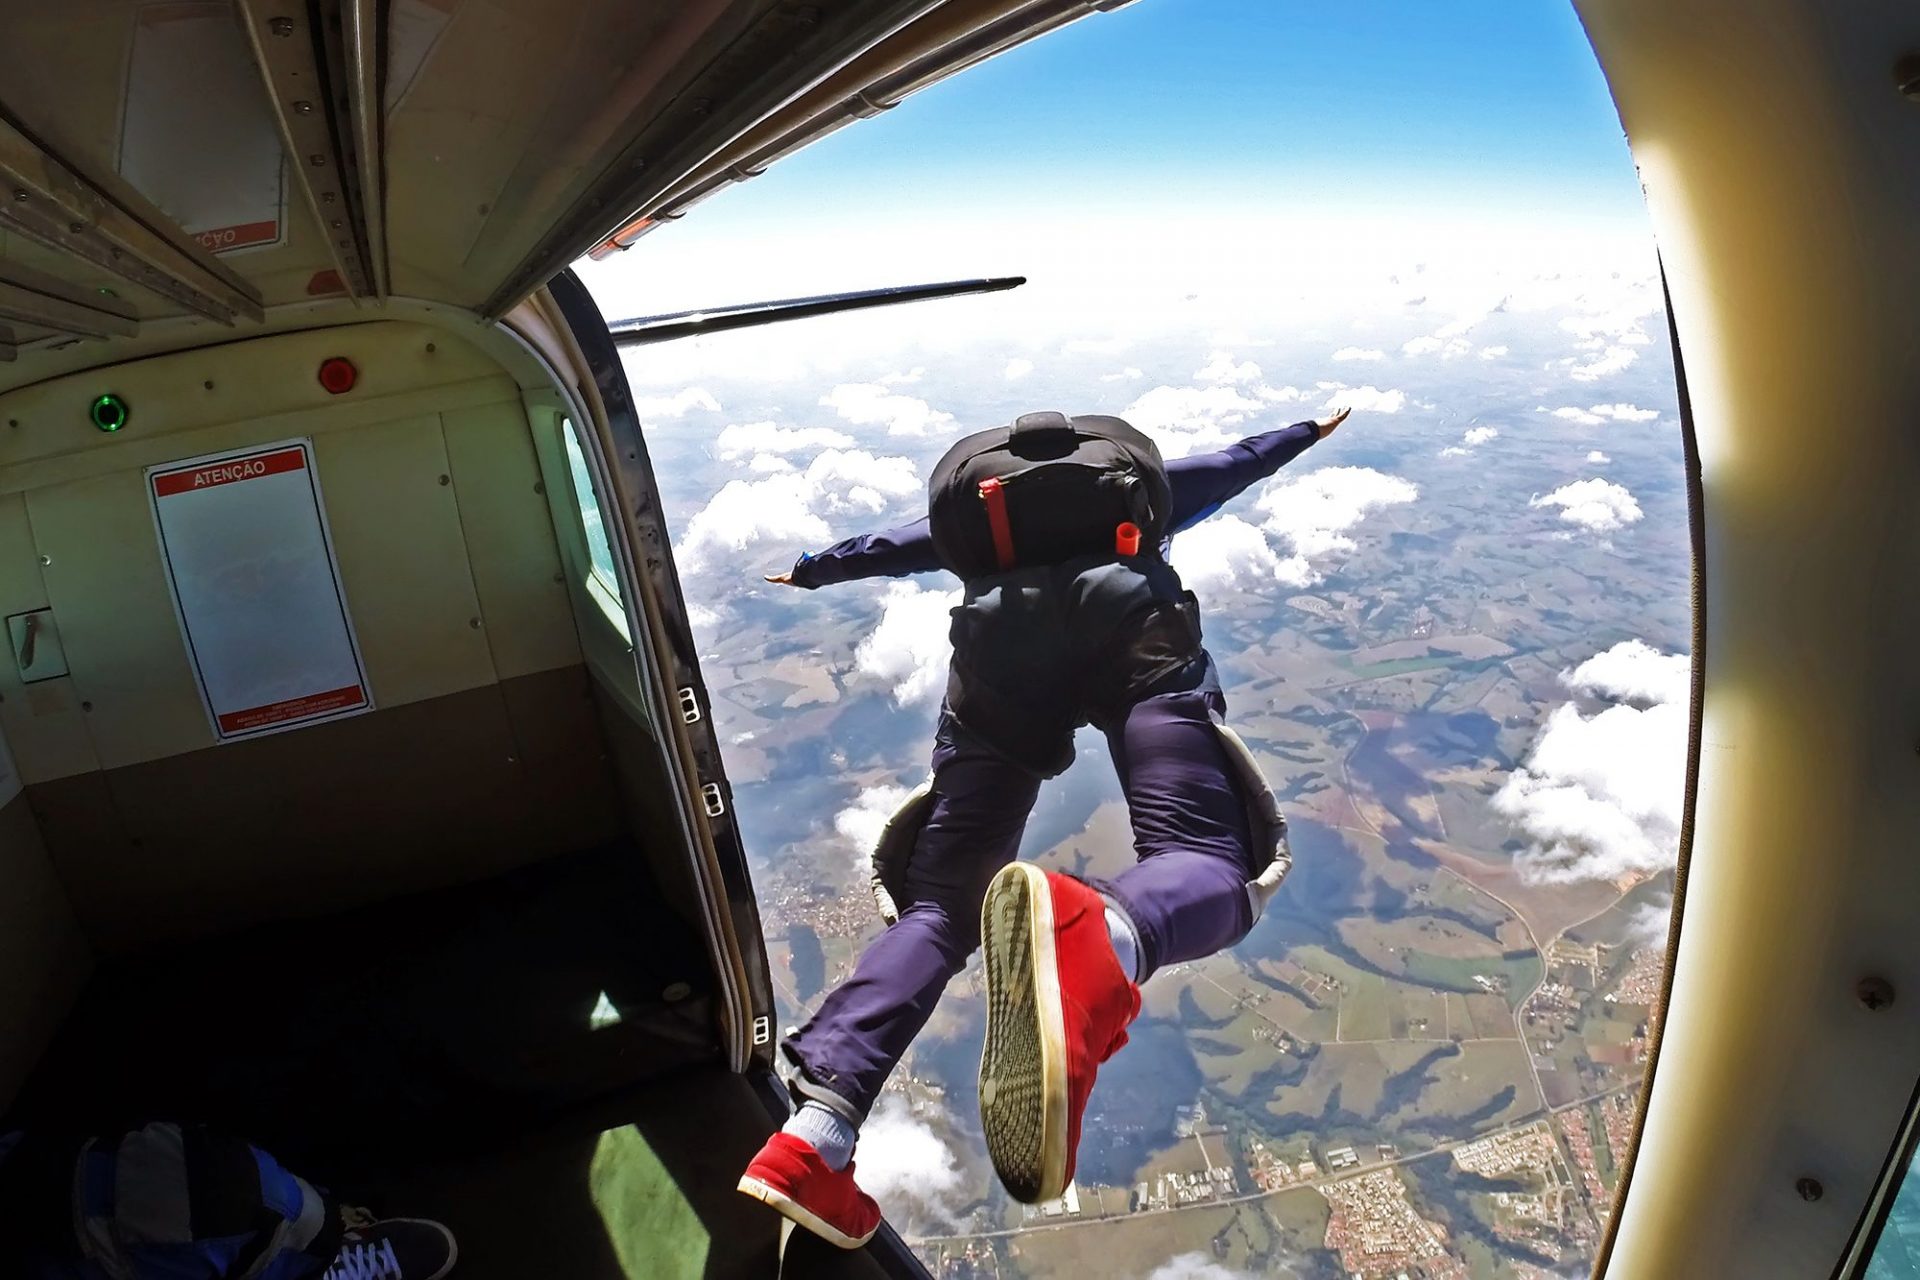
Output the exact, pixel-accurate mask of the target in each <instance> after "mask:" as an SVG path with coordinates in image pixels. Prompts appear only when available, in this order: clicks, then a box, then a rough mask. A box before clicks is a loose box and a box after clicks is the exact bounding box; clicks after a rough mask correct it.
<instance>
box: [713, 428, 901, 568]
mask: <svg viewBox="0 0 1920 1280" xmlns="http://www.w3.org/2000/svg"><path fill="white" fill-rule="evenodd" d="M919 492H920V477H919V475H918V474H917V473H916V472H915V471H914V467H913V462H912V461H911V460H910V459H907V458H895V457H876V456H874V455H873V454H871V453H868V452H866V451H865V450H862V449H828V450H827V451H825V452H824V453H821V454H819V455H818V456H816V457H815V458H814V459H813V461H812V462H810V463H808V464H807V468H806V470H804V471H800V470H793V471H783V472H775V473H774V474H772V475H769V476H767V477H766V478H765V479H762V480H729V481H728V482H727V483H726V484H725V485H724V486H723V487H722V488H721V490H720V492H719V493H716V494H715V495H714V496H713V500H712V501H710V502H708V503H707V505H706V506H704V507H702V508H701V509H700V510H699V511H698V512H696V513H695V514H694V517H693V518H692V519H691V520H689V521H687V531H686V533H685V534H683V535H682V536H681V539H680V546H679V549H678V555H679V560H680V567H681V568H682V569H683V570H684V571H685V572H687V573H689V574H698V573H704V572H709V571H711V570H713V569H716V568H720V567H723V566H725V565H726V564H728V563H730V562H737V561H738V559H739V558H740V557H741V556H742V555H744V554H746V553H748V552H752V553H754V554H756V555H758V554H761V553H762V552H763V551H764V550H765V549H767V548H769V547H773V548H779V549H780V550H782V551H783V552H786V551H793V552H797V551H799V550H801V549H803V548H807V547H818V546H821V545H823V544H825V543H827V542H829V541H830V540H831V539H832V537H833V526H832V525H831V524H829V523H828V518H829V517H841V516H849V515H859V516H867V517H871V516H875V515H878V514H879V513H881V512H882V511H885V510H886V509H887V508H888V507H889V506H890V505H891V504H892V503H893V502H894V501H896V500H898V499H903V498H905V497H907V496H908V495H917V494H918V493H919Z"/></svg>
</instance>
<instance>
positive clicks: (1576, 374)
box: [1570, 347, 1640, 382]
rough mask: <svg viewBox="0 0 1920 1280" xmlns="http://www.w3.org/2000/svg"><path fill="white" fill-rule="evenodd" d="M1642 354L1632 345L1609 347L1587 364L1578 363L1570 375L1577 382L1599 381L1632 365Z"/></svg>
mask: <svg viewBox="0 0 1920 1280" xmlns="http://www.w3.org/2000/svg"><path fill="white" fill-rule="evenodd" d="M1639 358H1640V355H1639V353H1638V352H1636V351H1635V350H1634V349H1633V348H1632V347H1608V348H1607V349H1606V350H1605V351H1603V352H1601V353H1600V354H1599V355H1597V356H1595V357H1594V358H1593V359H1591V360H1589V361H1588V362H1587V363H1585V364H1576V365H1574V366H1573V368H1572V369H1571V370H1570V375H1571V376H1572V378H1573V379H1574V381H1576V382H1598V381H1599V380H1600V379H1602V378H1606V377H1611V376H1612V375H1613V374H1616V373H1619V372H1621V371H1622V370H1624V369H1626V368H1627V367H1628V366H1629V365H1631V364H1632V363H1633V362H1634V361H1635V360H1637V359H1639Z"/></svg>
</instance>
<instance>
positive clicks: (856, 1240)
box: [740, 1133, 880, 1249]
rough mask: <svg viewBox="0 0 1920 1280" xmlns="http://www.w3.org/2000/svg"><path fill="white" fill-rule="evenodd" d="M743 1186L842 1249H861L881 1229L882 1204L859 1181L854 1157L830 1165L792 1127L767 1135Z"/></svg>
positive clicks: (741, 1185) (756, 1198) (758, 1198)
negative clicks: (833, 1166)
mask: <svg viewBox="0 0 1920 1280" xmlns="http://www.w3.org/2000/svg"><path fill="white" fill-rule="evenodd" d="M740 1190H742V1191H744V1192H745V1193H746V1194H748V1195H750V1196H752V1197H753V1198H754V1199H755V1200H763V1201H765V1202H766V1203H767V1204H770V1205H772V1206H773V1207H774V1208H775V1209H776V1210H778V1211H779V1212H780V1213H781V1214H783V1215H784V1216H785V1217H786V1218H788V1219H789V1220H790V1221H792V1222H795V1223H797V1224H799V1225H800V1226H803V1227H805V1228H806V1229H807V1230H809V1231H811V1232H813V1234H815V1235H817V1236H819V1237H820V1238H821V1239H822V1240H825V1241H827V1242H828V1243H830V1244H837V1245H839V1246H840V1247H841V1248H842V1249H858V1248H859V1247H860V1246H861V1245H863V1244H865V1243H866V1242H867V1241H869V1240H871V1239H873V1233H874V1232H876V1231H878V1230H879V1229H880V1206H879V1205H877V1204H875V1203H874V1202H873V1197H872V1196H870V1195H868V1194H867V1193H866V1192H864V1191H862V1190H861V1189H860V1188H859V1187H858V1186H856V1185H855V1184H854V1181H853V1161H851V1160H849V1161H847V1167H846V1168H844V1169H838V1170H835V1169H829V1168H828V1167H827V1162H826V1161H825V1160H822V1159H821V1158H820V1153H819V1152H818V1151H815V1150H814V1149H813V1144H812V1143H810V1142H808V1141H807V1140H806V1139H804V1138H796V1137H794V1136H793V1135H792V1134H790V1133H776V1134H774V1135H773V1136H772V1137H771V1138H768V1139H767V1145H766V1146H764V1147H762V1148H760V1154H759V1155H757V1156H755V1157H754V1158H753V1163H752V1164H749V1165H748V1166H747V1171H746V1173H744V1174H742V1175H741V1177H740ZM783 1239H784V1237H783Z"/></svg>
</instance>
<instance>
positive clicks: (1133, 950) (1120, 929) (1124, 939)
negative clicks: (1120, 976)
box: [1107, 903, 1140, 982]
mask: <svg viewBox="0 0 1920 1280" xmlns="http://www.w3.org/2000/svg"><path fill="white" fill-rule="evenodd" d="M1107 938H1108V940H1109V941H1111V942H1112V943H1113V954H1114V958H1115V959H1117V960H1119V961H1120V972H1122V973H1124V974H1126V975H1127V977H1128V978H1130V979H1131V980H1132V981H1134V982H1139V981H1140V935H1139V934H1137V933H1135V932H1134V931H1133V921H1131V920H1129V919H1127V916H1126V913H1125V912H1123V911H1121V910H1120V909H1119V908H1118V907H1115V906H1113V905H1112V904H1111V903H1109V904H1108V905H1107Z"/></svg>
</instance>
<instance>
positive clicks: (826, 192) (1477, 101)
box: [742, 0, 1636, 212]
mask: <svg viewBox="0 0 1920 1280" xmlns="http://www.w3.org/2000/svg"><path fill="white" fill-rule="evenodd" d="M1631 172H1632V168H1631V162H1630V161H1629V160H1628V157H1627V151H1626V146H1625V144H1624V142H1623V141H1622V139H1621V136H1620V126H1619V121H1618V117H1617V116H1616V114H1615V112H1614V107H1613V102H1612V100H1611V98H1610V97H1609V96H1608V95H1607V89H1606V84H1605V81H1604V80H1603V78H1602V77H1601V75H1600V70H1599V67H1598V65H1597V64H1596V63H1595V61H1594V58H1593V53H1592V51H1591V49H1590V48H1589V47H1588V45H1587V41H1586V36H1585V34H1584V33H1583V32H1582V31H1581V29H1580V24H1579V22H1578V20H1577V19H1576V17H1575V15H1574V12H1573V7H1572V6H1571V5H1570V4H1567V3H1564V0H1493V2H1489V0H1463V2H1454V0H1447V2H1444V3H1443V2H1441V0H1412V2H1409V0H1315V2H1313V3H1308V2H1306V0H1138V2H1137V3H1135V4H1133V5H1130V6H1129V7H1127V8H1125V9H1122V10H1119V11H1117V12H1114V13H1108V14H1099V15H1095V16H1093V17H1090V18H1087V19H1084V20H1082V21H1081V22H1078V23H1075V24H1074V25H1072V26H1071V27H1068V28H1066V29H1065V30H1063V31H1059V32H1055V33H1053V34H1052V35H1049V36H1047V37H1045V38H1043V39H1040V40H1037V41H1034V42H1032V43H1031V44H1029V45H1027V46H1026V47H1024V48H1021V49H1018V50H1015V51H1013V52H1011V53H1009V54H1006V55H1004V56H1002V57H1000V58H998V59H995V60H993V61H991V62H988V63H986V64H984V65H982V66H979V67H976V68H973V69H972V70H970V71H967V72H965V73H963V74H961V75H959V76H956V77H953V78H951V79H949V80H947V81H946V82H944V83H942V84H939V85H936V86H934V87H933V88H932V89H929V90H926V91H924V92H923V93H921V94H918V95H916V96H915V97H913V98H910V99H908V100H907V101H906V102H905V103H903V104H902V105H901V106H900V107H898V108H896V109H895V110H894V111H892V112H890V113H888V114H887V115H885V116H882V117H880V118H878V119H875V120H870V121H867V122H865V123H864V124H862V125H859V126H855V127H853V128H850V129H847V130H844V131H843V132H842V133H841V134H840V135H838V136H836V137H834V138H831V139H829V140H827V141H826V142H825V143H823V144H822V145H820V146H818V147H816V148H812V149H810V150H808V151H805V152H802V153H801V154H800V155H798V156H795V157H792V158H791V159H789V160H787V161H785V162H783V163H782V165H781V166H779V168H778V169H776V170H775V171H772V172H771V173H770V174H769V176H768V179H761V180H759V181H761V182H763V183H764V184H765V185H766V186H767V187H768V188H769V190H767V191H765V192H763V193H761V194H760V195H759V197H758V200H759V201H760V202H764V203H765V204H767V205H776V204H780V203H785V202H807V203H811V202H826V203H835V204H838V203H843V202H844V201H845V200H846V199H847V194H848V185H847V184H849V183H850V182H851V183H859V184H860V185H861V186H862V187H869V186H879V187H882V188H892V190H891V191H890V192H888V195H887V196H886V197H883V199H888V200H889V202H900V203H909V202H913V201H919V200H924V199H927V198H928V197H932V196H938V197H947V198H952V199H957V200H971V199H977V198H978V193H979V192H980V190H981V186H980V184H981V183H982V182H984V183H986V184H987V189H989V190H998V191H1004V192H1007V193H1009V194H1012V193H1017V192H1022V191H1024V192H1028V193H1031V195H1032V196H1034V197H1035V198H1045V197H1044V195H1043V191H1044V189H1045V188H1046V187H1047V186H1050V185H1053V184H1057V183H1066V184H1071V186H1073V187H1074V188H1077V189H1079V190H1076V191H1075V192H1074V193H1073V198H1074V199H1076V200H1078V199H1089V198H1104V199H1105V200H1109V201H1114V200H1124V199H1128V198H1134V197H1148V198H1152V197H1155V196H1158V197H1162V198H1166V197H1172V198H1176V199H1198V200H1203V201H1205V200H1225V201H1233V200H1239V199H1258V200H1263V201H1264V200H1272V199H1282V200H1301V199H1305V200H1311V199H1314V198H1315V192H1316V190H1321V189H1325V190H1329V191H1333V192H1335V194H1336V196H1337V198H1344V199H1350V200H1359V201H1360V202H1371V201H1373V200H1378V201H1381V202H1385V203H1401V202H1406V201H1411V200H1414V199H1416V198H1417V199H1422V200H1427V199H1433V198H1439V199H1441V200H1443V201H1447V202H1458V203H1460V204H1463V205H1466V206H1468V207H1479V206H1486V205H1497V204H1498V203H1499V202H1501V201H1502V200H1503V199H1505V198H1507V197H1508V196H1509V194H1510V193H1511V192H1512V191H1513V190H1514V189H1515V188H1516V187H1517V188H1520V189H1524V190H1526V191H1528V192H1530V193H1535V194H1537V195H1549V194H1550V195H1553V196H1555V197H1557V199H1556V200H1555V203H1558V204H1561V205H1562V206H1563V207H1565V208H1568V209H1576V208H1584V207H1587V206H1589V205H1590V204H1591V203H1592V202H1593V201H1594V200H1596V199H1597V200H1601V201H1605V202H1608V203H1611V204H1614V205H1624V206H1627V208H1626V211H1627V212H1632V211H1633V210H1632V206H1633V205H1634V203H1635V200H1636V192H1635V190H1634V187H1633V183H1632V180H1631V176H1630V175H1631ZM769 179H770V180H769ZM1143 187H1145V188H1150V189H1147V190H1143V189H1142V188H1143ZM1341 187H1344V188H1346V191H1345V193H1344V196H1340V194H1339V192H1338V190H1337V189H1338V188H1341ZM742 203H743V204H744V203H745V201H742Z"/></svg>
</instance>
